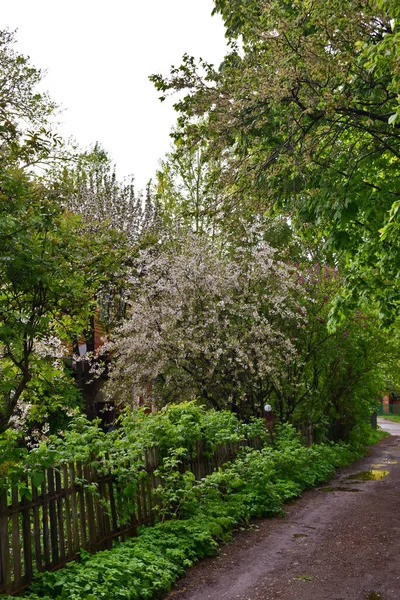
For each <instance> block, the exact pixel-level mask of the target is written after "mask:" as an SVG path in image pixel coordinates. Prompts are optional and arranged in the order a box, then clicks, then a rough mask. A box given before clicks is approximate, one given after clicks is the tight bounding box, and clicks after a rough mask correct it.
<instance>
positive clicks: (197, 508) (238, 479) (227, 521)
mask: <svg viewBox="0 0 400 600" xmlns="http://www.w3.org/2000/svg"><path fill="white" fill-rule="evenodd" d="M175 416H176V414H175ZM183 455H184V452H182V449H181V448H175V452H174V453H172V454H171V455H170V457H169V458H168V460H167V461H164V465H163V467H162V469H161V470H160V472H159V476H161V477H162V478H163V483H164V486H165V487H164V489H159V490H157V493H160V494H162V495H163V496H162V502H161V508H160V512H159V518H160V522H159V523H157V524H156V525H155V526H154V527H143V528H141V530H140V532H139V536H138V537H137V538H135V539H132V540H129V541H127V542H124V543H122V544H119V545H117V546H116V547H114V548H113V549H112V550H108V551H104V552H99V553H98V554H96V555H94V556H93V555H89V554H88V553H86V552H82V553H81V562H80V563H76V562H73V563H71V564H69V565H68V566H67V567H66V568H65V569H62V570H60V571H56V572H53V573H43V574H42V575H39V576H38V578H37V580H36V581H35V583H34V584H33V585H32V586H31V592H30V593H29V594H28V595H27V598H30V599H31V600H38V599H39V598H41V599H42V600H50V599H53V600H97V599H99V598H104V599H107V600H113V599H115V600H117V599H119V598H125V599H127V600H128V599H129V600H139V599H150V598H155V597H158V595H159V594H161V593H162V592H165V591H168V590H169V589H170V587H171V585H172V583H173V582H174V581H175V580H176V579H177V578H178V577H180V576H181V575H182V574H183V572H184V569H185V568H187V567H190V566H192V565H193V564H194V563H195V562H197V560H199V559H201V558H203V557H205V556H211V555H213V554H215V553H216V552H217V548H218V543H220V542H221V541H223V540H226V539H228V537H229V535H230V533H231V531H232V529H233V528H234V527H236V526H237V525H238V524H240V523H243V522H248V521H249V519H251V518H252V517H254V516H262V515H271V514H276V513H279V512H280V511H281V510H282V505H283V503H284V502H286V501H288V500H290V499H292V498H294V497H296V496H298V495H299V494H300V493H301V491H302V490H303V489H304V488H306V487H311V486H313V485H316V484H318V483H320V482H322V481H324V480H326V479H328V478H329V477H330V476H331V475H332V474H333V471H334V469H335V467H338V466H343V465H345V464H348V463H349V462H350V461H351V460H354V459H355V458H356V457H357V456H359V455H360V454H359V451H358V453H357V452H354V451H352V450H351V449H350V448H349V447H348V446H346V445H344V444H336V445H318V446H312V447H310V448H307V447H305V446H304V445H303V444H302V441H301V438H300V437H299V435H298V434H297V433H296V432H295V430H294V429H293V427H292V426H290V425H285V426H282V427H281V428H280V430H279V432H278V434H277V437H276V442H275V445H274V447H265V448H264V449H263V450H261V451H256V450H251V449H249V448H247V449H243V451H242V453H241V455H240V456H238V458H237V459H236V460H234V461H232V462H231V463H228V464H227V465H225V466H224V467H222V468H220V469H218V471H215V472H214V473H212V474H211V475H209V476H207V477H205V478H204V479H202V480H201V481H199V482H194V481H193V477H192V476H191V475H188V474H184V473H180V472H179V465H180V461H181V457H182V456H183ZM177 509H178V510H177ZM178 513H179V515H178ZM178 516H179V517H180V519H176V517H178ZM168 518H169V519H171V518H172V520H167V519H168Z"/></svg>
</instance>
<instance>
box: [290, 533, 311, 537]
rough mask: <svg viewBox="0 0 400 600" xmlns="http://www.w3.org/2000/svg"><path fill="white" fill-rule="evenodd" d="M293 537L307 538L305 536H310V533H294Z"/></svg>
mask: <svg viewBox="0 0 400 600" xmlns="http://www.w3.org/2000/svg"><path fill="white" fill-rule="evenodd" d="M293 537H294V538H305V537H308V533H294V534H293Z"/></svg>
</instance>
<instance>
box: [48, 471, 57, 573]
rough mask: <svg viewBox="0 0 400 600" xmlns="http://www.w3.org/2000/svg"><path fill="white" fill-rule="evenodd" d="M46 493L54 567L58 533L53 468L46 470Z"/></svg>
mask: <svg viewBox="0 0 400 600" xmlns="http://www.w3.org/2000/svg"><path fill="white" fill-rule="evenodd" d="M47 492H48V498H49V517H50V542H51V561H52V564H54V565H55V564H57V562H58V531H57V505H56V498H55V487H54V469H53V468H49V469H47Z"/></svg>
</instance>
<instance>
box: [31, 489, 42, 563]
mask: <svg viewBox="0 0 400 600" xmlns="http://www.w3.org/2000/svg"><path fill="white" fill-rule="evenodd" d="M32 504H33V509H32V512H33V539H34V546H35V563H36V568H37V570H38V571H39V572H40V571H42V570H43V562H42V550H41V545H40V537H41V528H40V516H39V495H38V491H37V487H36V486H34V485H32Z"/></svg>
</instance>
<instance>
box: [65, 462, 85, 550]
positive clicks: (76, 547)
mask: <svg viewBox="0 0 400 600" xmlns="http://www.w3.org/2000/svg"><path fill="white" fill-rule="evenodd" d="M68 470H69V477H70V485H71V510H72V525H73V533H74V552H75V553H77V552H79V548H80V546H81V544H80V543H79V521H80V519H79V515H78V503H77V499H76V495H77V490H76V484H75V465H74V463H70V464H69V469H68ZM82 547H84V542H82Z"/></svg>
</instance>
